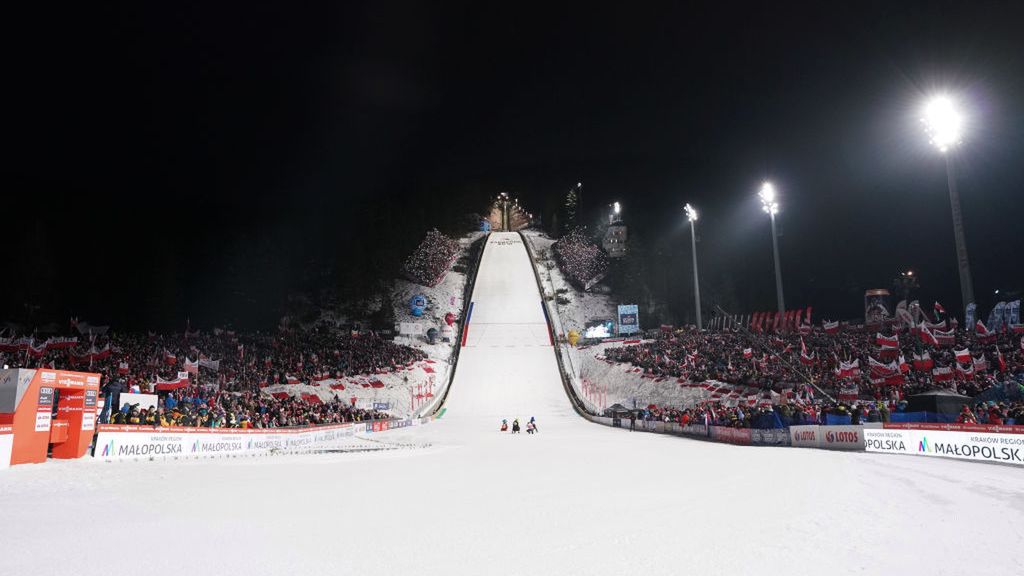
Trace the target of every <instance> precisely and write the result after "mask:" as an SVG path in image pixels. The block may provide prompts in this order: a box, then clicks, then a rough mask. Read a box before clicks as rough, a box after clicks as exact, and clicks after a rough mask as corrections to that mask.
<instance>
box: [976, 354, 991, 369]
mask: <svg viewBox="0 0 1024 576" xmlns="http://www.w3.org/2000/svg"><path fill="white" fill-rule="evenodd" d="M987 370H988V360H986V359H985V355H984V354H982V355H981V356H978V357H977V358H974V371H975V372H985V371H987Z"/></svg>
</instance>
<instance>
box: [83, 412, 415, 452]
mask: <svg viewBox="0 0 1024 576" xmlns="http://www.w3.org/2000/svg"><path fill="white" fill-rule="evenodd" d="M431 420H432V418H430V417H424V418H415V419H405V420H372V421H367V422H350V423H346V424H333V425H327V426H303V427H295V428H273V429H247V430H242V429H237V428H213V429H207V428H181V427H167V428H154V427H152V426H134V425H127V426H125V425H111V424H104V425H100V427H99V431H98V433H97V436H96V446H95V450H94V452H93V458H94V459H97V460H108V461H112V460H134V459H147V460H148V459H166V458H171V459H175V458H179V459H180V458H206V457H216V456H262V455H271V454H296V453H309V452H324V451H330V450H345V449H351V448H352V446H353V442H355V441H356V440H359V439H365V438H366V437H367V435H372V434H374V433H380V432H387V431H389V430H396V429H399V428H405V427H408V426H421V425H424V424H427V423H429V422H430V421H431ZM357 435H358V436H357Z"/></svg>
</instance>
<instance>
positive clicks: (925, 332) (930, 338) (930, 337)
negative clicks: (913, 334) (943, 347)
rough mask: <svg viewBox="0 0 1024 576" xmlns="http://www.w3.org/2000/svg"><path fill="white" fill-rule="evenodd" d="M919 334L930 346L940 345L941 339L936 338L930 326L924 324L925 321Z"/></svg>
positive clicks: (922, 340) (923, 342) (923, 341)
mask: <svg viewBox="0 0 1024 576" xmlns="http://www.w3.org/2000/svg"><path fill="white" fill-rule="evenodd" d="M918 336H919V337H920V338H921V343H922V344H928V345H930V346H938V345H939V340H938V339H937V338H935V335H934V334H932V331H931V330H929V329H928V327H927V326H925V325H924V322H922V323H921V330H920V332H918Z"/></svg>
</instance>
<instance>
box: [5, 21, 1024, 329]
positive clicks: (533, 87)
mask: <svg viewBox="0 0 1024 576" xmlns="http://www.w3.org/2000/svg"><path fill="white" fill-rule="evenodd" d="M213 4H214V3H210V2H200V3H194V4H192V5H187V6H186V5H183V3H139V2H133V3H123V4H120V5H115V4H105V5H104V6H103V7H92V6H89V7H78V8H75V9H74V10H72V11H66V12H62V13H60V14H57V13H55V12H54V10H55V9H54V8H50V7H47V11H46V12H37V13H31V14H30V13H23V14H12V15H11V16H10V18H7V22H6V26H5V29H6V30H5V37H6V39H5V41H4V42H5V48H6V50H5V53H6V54H7V60H8V66H7V67H6V68H7V70H8V79H9V81H8V82H6V83H5V84H6V85H7V86H6V87H7V89H6V90H5V92H6V93H7V95H8V96H13V98H11V101H10V104H9V106H8V113H9V121H10V122H9V124H10V126H9V130H8V131H7V132H8V136H9V138H8V142H9V143H10V144H12V148H13V149H14V153H13V154H10V155H8V156H7V160H8V162H6V163H5V164H7V166H6V167H5V175H6V178H5V180H6V181H7V184H8V185H7V186H5V189H6V193H5V200H6V201H5V202H4V208H5V210H4V213H5V216H6V218H5V222H6V224H7V225H8V234H6V235H5V236H6V238H7V239H8V241H7V247H6V250H5V252H6V253H7V263H8V266H7V270H6V271H7V272H8V273H7V274H5V276H6V277H7V279H6V281H5V282H4V285H5V288H4V291H5V292H7V291H9V292H8V293H7V294H4V295H3V298H2V302H3V309H2V310H0V317H7V318H14V319H19V320H25V319H26V314H27V312H26V311H27V310H29V309H30V308H26V304H30V305H32V306H38V307H39V308H38V309H34V308H33V310H35V312H34V313H35V317H34V319H32V320H31V321H32V322H38V321H41V320H42V319H51V318H52V319H62V320H61V321H63V319H64V318H66V317H67V316H68V315H70V314H77V315H79V316H82V317H83V318H88V319H89V320H90V321H94V322H114V323H115V324H116V323H120V324H122V325H125V326H128V325H131V326H134V327H141V325H143V324H144V325H147V326H148V325H152V326H154V327H161V328H163V327H169V326H170V327H177V326H178V325H179V324H180V323H181V322H183V319H184V318H185V317H186V316H188V317H191V318H192V319H193V321H194V322H195V323H197V324H205V325H210V324H215V323H220V322H224V321H234V322H236V323H240V324H250V325H259V324H261V323H264V322H272V321H273V320H274V319H276V314H277V313H278V312H279V311H280V310H281V306H282V305H283V302H284V298H285V296H286V295H287V294H288V293H289V292H291V291H294V290H297V289H303V288H308V287H309V286H311V285H315V284H316V278H317V277H318V273H319V271H320V270H321V269H322V268H323V267H324V266H325V264H324V263H325V262H330V263H335V262H337V261H339V260H340V261H341V262H343V263H344V262H346V261H347V256H346V255H347V254H350V253H352V252H354V251H363V252H365V250H366V248H365V246H364V245H362V244H360V239H363V238H366V237H367V234H368V233H369V232H371V231H379V230H380V229H382V228H386V227H387V226H389V225H391V224H390V223H392V222H393V223H394V225H395V226H403V227H405V226H408V225H409V222H411V221H410V220H408V219H406V218H405V217H404V214H405V213H406V212H412V211H416V210H420V209H421V208H418V207H421V206H423V205H429V206H441V207H442V209H448V205H446V196H447V194H448V193H449V191H456V190H458V191H462V192H463V193H465V192H466V191H475V192H476V193H477V195H478V196H479V200H477V201H478V202H480V203H481V204H482V203H485V202H486V201H487V197H488V196H489V195H492V194H494V193H495V192H498V191H501V190H509V191H512V192H514V193H516V194H519V195H520V197H522V198H523V199H524V201H525V202H526V204H527V206H528V207H529V206H531V205H532V206H536V207H537V208H536V209H535V210H538V211H539V209H540V207H541V206H543V205H545V204H546V203H547V204H550V203H551V200H550V199H551V198H552V197H553V196H555V195H558V194H562V193H564V191H565V190H566V189H567V188H568V187H569V186H570V185H571V184H572V183H574V182H576V181H577V180H582V181H583V182H584V184H585V195H584V198H583V201H584V209H585V210H587V209H588V208H589V211H590V214H589V215H590V216H591V217H592V218H596V217H597V214H596V212H599V211H600V209H601V207H602V206H605V205H607V204H608V203H609V202H611V201H613V200H619V201H621V202H622V203H623V205H624V206H625V210H626V212H625V214H626V218H627V222H628V223H629V224H630V225H631V226H632V227H633V229H634V231H635V232H638V233H639V234H640V237H641V239H642V240H643V241H644V242H645V243H646V244H647V245H649V246H652V247H654V248H655V249H657V250H661V251H662V252H663V253H664V259H665V260H664V262H665V268H666V270H673V271H675V272H673V273H672V274H669V275H668V276H666V278H665V282H666V284H667V285H669V289H670V291H673V292H674V293H675V289H674V286H676V285H678V286H679V290H678V294H680V295H684V294H688V292H687V290H689V286H688V282H689V263H688V249H689V245H688V237H687V236H686V235H684V232H685V231H686V230H685V227H684V226H683V217H682V205H683V204H684V203H685V202H692V203H693V204H695V205H696V206H697V207H698V208H699V209H700V210H701V213H702V219H701V221H700V229H701V236H702V242H701V246H700V251H701V260H702V261H701V272H702V276H703V278H704V279H706V282H707V285H708V287H709V288H708V289H709V290H715V289H719V288H720V289H722V290H728V291H731V292H733V293H734V294H733V296H732V300H733V301H734V302H736V303H737V304H736V305H737V306H738V307H741V308H742V310H739V311H753V310H757V309H766V308H770V307H772V306H773V303H774V286H773V279H772V263H771V254H770V237H769V230H768V223H767V217H766V216H765V215H764V214H762V213H761V212H760V209H759V205H758V203H757V200H756V198H755V193H756V190H757V187H758V185H759V183H760V181H761V180H762V179H764V178H770V179H771V180H772V181H773V182H775V184H776V186H777V187H778V188H779V190H780V194H781V203H782V213H781V214H780V215H779V222H780V224H781V226H782V230H783V236H782V238H781V250H782V263H783V271H784V278H785V285H786V296H787V303H789V304H791V305H793V306H798V305H814V306H815V307H816V309H817V310H818V311H819V314H820V315H826V316H832V317H854V316H856V315H857V313H858V309H859V308H860V307H861V296H862V294H863V291H864V289H866V288H873V287H888V286H889V284H890V282H891V279H892V278H893V276H895V275H896V274H897V273H898V271H899V270H901V269H905V268H908V267H910V268H913V269H914V270H916V271H918V273H919V274H920V275H921V277H922V290H921V293H920V294H921V297H922V299H923V300H926V301H929V300H933V299H940V300H942V301H944V302H947V303H949V304H950V305H951V307H952V308H955V307H957V306H958V304H959V285H958V282H957V276H956V267H955V264H956V261H955V256H954V255H955V252H954V247H953V235H952V226H951V221H950V212H949V201H948V196H947V193H946V182H945V171H944V167H943V159H942V158H941V157H940V155H939V154H937V153H935V152H933V151H932V150H930V149H929V148H928V146H927V144H926V141H925V138H924V136H923V135H922V133H921V130H920V126H919V125H918V117H919V109H920V106H921V103H922V101H923V99H924V98H925V96H927V95H928V94H930V93H933V92H935V91H936V90H939V89H946V90H948V91H949V92H951V93H952V94H954V95H956V96H957V98H958V99H959V100H960V101H961V102H963V104H964V106H965V108H966V109H967V114H968V116H969V123H970V132H969V133H968V135H967V137H966V139H965V141H964V145H963V147H962V149H961V150H960V152H959V153H958V155H957V158H956V162H957V169H958V172H959V184H960V189H961V194H962V197H963V210H964V218H965V223H966V232H967V241H968V247H969V250H970V253H971V258H972V265H973V267H974V276H975V291H976V293H977V294H978V299H979V301H980V304H981V305H982V308H983V309H987V307H988V306H989V305H990V304H991V300H992V294H993V291H994V290H995V289H997V288H998V289H1002V290H1004V291H1006V290H1020V289H1021V288H1024V276H1022V273H1021V271H1020V270H1021V268H1020V266H1019V265H1017V261H1018V260H1019V255H1018V254H1019V251H1020V248H1021V247H1022V246H1024V242H1022V241H1021V240H1020V239H1019V238H1020V233H1019V230H1018V226H1017V224H1018V222H1019V220H1020V211H1021V208H1022V205H1024V200H1022V199H1021V198H1022V196H1021V192H1022V190H1021V185H1022V183H1024V162H1021V161H1020V160H1019V159H1020V158H1021V157H1022V156H1024V34H1021V32H1020V22H1022V21H1024V10H1022V9H1021V8H1020V7H1019V6H1020V5H1019V4H1017V5H1015V4H1014V3H1009V2H1007V3H994V2H993V3H987V2H963V3H959V2H940V1H933V2H921V3H914V2H885V3H877V4H872V3H856V4H850V5H846V6H841V5H838V4H836V3H819V4H818V5H817V7H804V6H799V5H795V4H794V5H789V6H785V5H783V4H781V3H777V2H771V3H764V4H754V3H736V4H728V3H722V2H717V3H713V4H710V5H708V6H705V7H700V6H697V5H696V4H683V3H674V4H664V5H644V6H631V5H628V3H614V4H612V3H609V4H607V5H600V4H596V3H581V4H579V5H575V6H568V5H566V6H561V7H559V6H551V5H540V6H536V7H532V6H527V5H525V4H522V3H509V2H505V3H496V4H494V5H491V6H484V5H483V4H484V3H468V4H466V5H462V6H456V5H455V4H454V3H439V2H435V3H420V4H410V3H389V2H370V3H366V4H365V5H363V6H357V5H355V4H354V3H345V2H336V3H330V4H327V5H325V6H323V7H316V8H312V7H309V6H301V5H299V4H301V3H280V4H279V5H276V6H275V5H269V4H262V3H238V4H237V5H233V6H227V5H219V6H214V5H213ZM464 197H465V194H463V196H462V197H460V198H461V199H460V200H459V202H460V203H461V204H465V203H466V202H465V198H464ZM471 200H472V199H471ZM469 203H470V204H472V203H473V202H472V201H471V202H469ZM452 204H455V202H451V203H450V204H449V205H451V208H450V209H451V210H467V209H469V208H471V207H472V206H466V205H458V206H455V205H452ZM375 206H377V207H379V206H386V207H387V210H388V211H389V212H391V213H392V214H395V215H394V216H393V217H392V218H388V219H386V220H383V221H382V220H381V219H380V217H379V215H378V216H374V217H372V218H371V217H370V216H368V215H370V214H374V213H379V212H380V209H379V208H378V209H377V210H375V209H374V207H375ZM399 211H400V212H401V214H398V213H397V212H399ZM356 268H358V265H355V264H353V265H352V266H351V267H350V268H349V269H346V270H345V271H344V273H346V274H358V273H359V271H358V269H356ZM684 302H685V298H683V297H682V296H680V298H679V299H678V302H675V305H676V306H678V307H682V306H683V305H684V304H683V303H684ZM860 309H862V308H860Z"/></svg>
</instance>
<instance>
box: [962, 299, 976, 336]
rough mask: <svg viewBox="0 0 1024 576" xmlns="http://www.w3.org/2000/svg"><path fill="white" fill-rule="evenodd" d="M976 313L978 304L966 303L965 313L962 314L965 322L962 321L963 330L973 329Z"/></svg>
mask: <svg viewBox="0 0 1024 576" xmlns="http://www.w3.org/2000/svg"><path fill="white" fill-rule="evenodd" d="M977 315H978V305H977V304H975V303H974V302H971V303H970V304H968V305H967V314H965V315H964V318H966V322H964V330H973V329H974V324H975V322H976V317H977Z"/></svg>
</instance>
